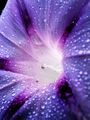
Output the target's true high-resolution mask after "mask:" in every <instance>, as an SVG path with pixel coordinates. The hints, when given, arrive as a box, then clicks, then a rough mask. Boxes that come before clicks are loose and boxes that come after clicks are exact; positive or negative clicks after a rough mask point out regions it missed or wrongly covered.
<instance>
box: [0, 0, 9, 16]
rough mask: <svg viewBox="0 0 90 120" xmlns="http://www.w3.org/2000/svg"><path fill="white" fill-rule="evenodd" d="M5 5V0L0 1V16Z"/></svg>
mask: <svg viewBox="0 0 90 120" xmlns="http://www.w3.org/2000/svg"><path fill="white" fill-rule="evenodd" d="M6 3H7V0H0V15H1V13H2V11H3V9H4V7H5V5H6Z"/></svg>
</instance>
